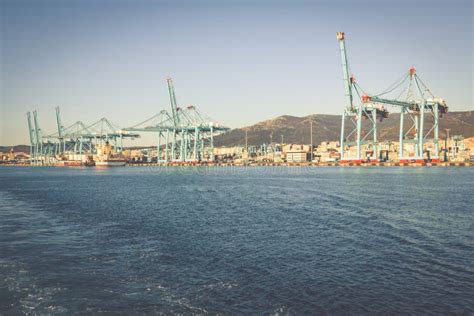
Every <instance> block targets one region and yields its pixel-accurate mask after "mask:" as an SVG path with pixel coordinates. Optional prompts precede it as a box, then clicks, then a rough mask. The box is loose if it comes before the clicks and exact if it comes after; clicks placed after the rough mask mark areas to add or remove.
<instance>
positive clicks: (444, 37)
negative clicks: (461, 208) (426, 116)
mask: <svg viewBox="0 0 474 316" xmlns="http://www.w3.org/2000/svg"><path fill="white" fill-rule="evenodd" d="M0 3H1V7H0V10H1V29H0V31H1V65H0V66H1V70H0V75H1V77H0V80H1V87H0V88H1V90H0V95H1V100H0V111H1V112H0V145H11V144H18V143H23V144H26V143H28V131H27V125H26V112H27V111H30V110H33V109H37V110H38V114H39V119H40V125H41V126H42V128H43V130H44V131H45V132H46V133H52V132H54V131H55V123H54V122H55V121H54V119H55V117H54V107H55V106H58V105H59V106H60V107H61V112H62V116H63V122H64V124H65V125H66V126H67V125H70V124H72V123H74V122H75V121H78V120H82V121H84V122H86V123H92V122H94V121H96V120H98V119H99V118H101V117H104V116H106V117H108V118H109V119H111V120H112V121H113V122H115V123H116V124H118V125H120V126H131V125H134V124H136V123H138V122H140V121H142V120H145V119H146V118H148V117H151V116H152V115H153V114H155V113H157V112H159V111H160V110H161V109H168V108H169V101H168V96H167V90H166V82H165V80H164V79H165V78H166V77H167V76H171V77H173V78H174V83H175V88H176V94H177V99H178V103H179V104H180V105H182V106H185V105H189V104H193V105H196V106H197V107H198V108H199V109H200V110H201V111H203V112H205V113H206V114H208V115H209V116H211V117H213V118H214V119H215V120H217V121H219V122H221V123H223V124H226V125H228V126H231V127H238V126H243V125H250V124H253V123H255V122H257V121H261V120H264V119H268V118H272V117H275V116H278V115H283V114H289V115H295V116H302V115H307V114H313V113H327V114H340V113H341V112H342V109H343V106H344V91H343V86H342V71H341V66H340V57H339V50H338V43H337V40H336V35H335V34H336V32H337V31H345V32H346V43H347V48H348V54H349V63H350V65H351V69H352V71H353V72H354V73H355V75H356V77H357V80H358V82H359V84H360V85H361V86H362V87H363V88H364V89H365V90H368V91H369V92H373V93H377V92H380V91H382V90H384V88H386V87H387V86H388V85H390V84H391V83H392V82H393V81H395V80H396V79H398V78H399V77H400V76H401V75H402V74H403V73H404V72H405V71H406V70H407V69H408V68H409V67H410V66H411V65H414V66H416V68H417V69H418V74H419V76H420V77H421V78H422V79H423V80H424V82H425V83H426V84H427V85H428V86H429V87H431V89H432V90H433V92H434V93H435V94H436V95H439V96H442V97H444V98H445V99H446V100H447V102H448V105H449V106H450V110H452V111H456V110H473V109H474V103H473V92H472V91H473V79H472V76H473V72H474V69H473V42H474V40H473V4H472V3H473V2H472V1H470V0H468V1H452V0H451V1H423V0H422V1H352V2H350V1H327V2H323V1H321V2H317V1H290V0H288V1H237V0H236V1H191V0H190V1H176V0H175V1H172V0H170V1H133V2H132V1H66V0H64V1H5V0H0Z"/></svg>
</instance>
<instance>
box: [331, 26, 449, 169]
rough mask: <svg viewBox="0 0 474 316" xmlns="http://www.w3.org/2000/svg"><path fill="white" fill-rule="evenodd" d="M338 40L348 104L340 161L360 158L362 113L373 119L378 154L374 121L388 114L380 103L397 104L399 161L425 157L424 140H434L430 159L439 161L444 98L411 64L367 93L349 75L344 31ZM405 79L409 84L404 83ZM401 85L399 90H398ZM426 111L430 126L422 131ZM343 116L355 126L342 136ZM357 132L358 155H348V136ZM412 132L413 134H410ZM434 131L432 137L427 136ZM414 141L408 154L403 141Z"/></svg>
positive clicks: (444, 109) (345, 109) (419, 160)
mask: <svg viewBox="0 0 474 316" xmlns="http://www.w3.org/2000/svg"><path fill="white" fill-rule="evenodd" d="M337 39H338V41H339V46H340V53H341V58H342V69H343V78H344V87H345V95H346V102H347V105H346V107H345V108H344V112H343V116H342V124H341V162H344V161H350V160H356V161H359V162H360V161H361V145H362V144H364V143H367V142H364V139H365V137H366V136H367V135H366V136H365V137H364V138H362V139H361V125H362V122H361V119H362V117H365V118H369V119H370V121H371V123H372V130H371V132H372V133H373V146H374V147H373V148H374V153H375V157H377V127H376V126H377V125H376V121H377V120H376V119H377V118H379V119H380V120H382V119H383V118H386V117H388V111H387V110H386V109H385V107H384V106H383V105H390V106H395V107H399V108H400V134H399V142H400V146H399V160H400V162H410V161H412V160H414V161H416V162H421V161H424V153H425V146H424V144H425V143H426V141H427V140H431V141H432V142H433V143H434V147H435V148H434V153H433V154H431V155H430V157H429V158H430V159H431V161H439V145H438V138H439V118H440V117H441V116H442V115H443V114H445V113H447V112H448V106H447V105H446V102H445V101H444V100H443V99H442V98H439V97H435V96H434V95H433V94H432V93H431V91H430V89H429V88H428V87H427V86H426V85H425V84H424V83H423V81H421V79H420V78H419V76H418V75H417V74H416V69H415V68H414V67H411V68H410V69H409V71H408V72H407V73H406V74H405V75H404V76H402V78H401V79H400V80H398V81H397V82H395V83H394V84H392V85H391V86H390V87H389V88H387V89H386V90H385V91H384V92H382V93H379V94H375V95H370V94H368V93H366V92H365V91H364V90H363V89H362V88H361V87H360V86H359V85H358V84H357V83H356V82H355V79H354V77H353V76H351V77H349V67H348V63H347V55H346V49H345V36H344V33H343V32H338V33H337ZM405 83H408V85H406V86H404V84H405ZM400 88H401V92H400ZM354 92H356V94H357V95H358V96H359V98H360V101H361V103H360V104H358V105H354V102H353V99H354V96H353V93H354ZM387 95H396V97H393V98H389V97H387ZM426 113H430V114H431V115H432V118H433V125H432V127H431V128H430V129H429V130H428V131H427V132H425V131H424V127H425V120H426V116H425V114H426ZM406 115H408V117H409V118H410V120H411V121H410V122H409V124H408V129H406V127H405V126H406V125H407V124H405V121H404V120H405V116H406ZM346 117H350V118H351V121H352V122H354V124H355V126H356V127H355V129H354V130H352V131H351V132H350V133H349V135H348V136H345V128H344V122H345V120H346ZM355 131H356V132H357V134H356V141H355V143H356V144H357V155H356V157H355V158H354V157H347V155H346V153H345V145H350V143H348V142H346V139H347V137H349V136H351V135H352V134H354V133H355ZM412 134H413V137H412V138H411V137H410V136H411V135H412ZM431 135H433V138H432V139H429V137H430V136H431ZM410 142H411V143H414V148H415V153H414V156H413V157H409V156H408V155H407V154H408V153H407V150H406V149H405V144H406V143H410Z"/></svg>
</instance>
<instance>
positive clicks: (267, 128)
mask: <svg viewBox="0 0 474 316" xmlns="http://www.w3.org/2000/svg"><path fill="white" fill-rule="evenodd" d="M428 115H429V114H428ZM399 119H400V114H398V113H392V114H390V115H389V118H388V119H385V120H383V122H378V125H377V128H378V130H379V134H378V136H379V137H378V138H379V140H398V134H399V129H400V127H399ZM311 121H313V143H314V144H318V143H320V142H322V141H333V140H339V135H340V130H341V116H340V115H326V114H313V115H308V116H304V117H296V116H290V115H283V116H279V117H277V118H274V119H270V120H266V121H263V122H260V123H257V124H255V125H252V126H248V127H244V128H236V129H233V130H231V131H230V132H228V133H226V134H223V135H219V136H217V137H216V138H215V140H214V144H215V146H235V145H243V144H245V130H247V135H248V136H247V139H248V144H249V145H260V144H262V143H267V144H268V143H269V142H270V140H273V142H280V141H281V135H283V141H284V142H285V143H294V144H303V143H305V144H308V143H309V142H310V122H311ZM407 121H408V120H407V119H406V120H405V123H407ZM407 124H408V123H407ZM348 125H349V124H347V123H346V127H347V128H346V130H349V127H348ZM432 126H433V121H432V120H431V122H430V120H429V117H428V120H427V121H425V131H427V130H429V128H431V127H432ZM368 128H369V124H368V121H367V120H365V122H364V123H363V124H362V130H363V132H364V131H368ZM445 128H450V129H451V131H450V134H451V135H463V136H464V137H472V136H474V111H463V112H450V113H448V114H446V115H444V116H443V117H442V118H441V119H440V135H439V136H440V138H444V137H445V131H444V129H445Z"/></svg>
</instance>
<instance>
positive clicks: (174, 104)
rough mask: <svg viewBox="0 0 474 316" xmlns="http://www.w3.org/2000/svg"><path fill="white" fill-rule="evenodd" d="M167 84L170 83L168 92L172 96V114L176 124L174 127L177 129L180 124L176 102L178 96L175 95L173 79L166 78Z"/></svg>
mask: <svg viewBox="0 0 474 316" xmlns="http://www.w3.org/2000/svg"><path fill="white" fill-rule="evenodd" d="M166 82H167V83H168V92H169V95H170V103H171V113H172V114H173V123H174V126H175V127H177V126H178V124H179V117H178V104H177V102H176V95H175V93H174V86H173V79H171V78H166Z"/></svg>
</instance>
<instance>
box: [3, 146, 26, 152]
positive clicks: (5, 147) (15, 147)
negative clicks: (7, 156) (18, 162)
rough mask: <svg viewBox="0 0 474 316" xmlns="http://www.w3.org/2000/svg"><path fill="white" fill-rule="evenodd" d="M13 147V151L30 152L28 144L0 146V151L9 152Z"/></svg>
mask: <svg viewBox="0 0 474 316" xmlns="http://www.w3.org/2000/svg"><path fill="white" fill-rule="evenodd" d="M12 148H13V151H14V152H16V153H17V152H24V153H29V152H30V145H15V146H0V152H2V153H6V152H10V150H11V149H12Z"/></svg>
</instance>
